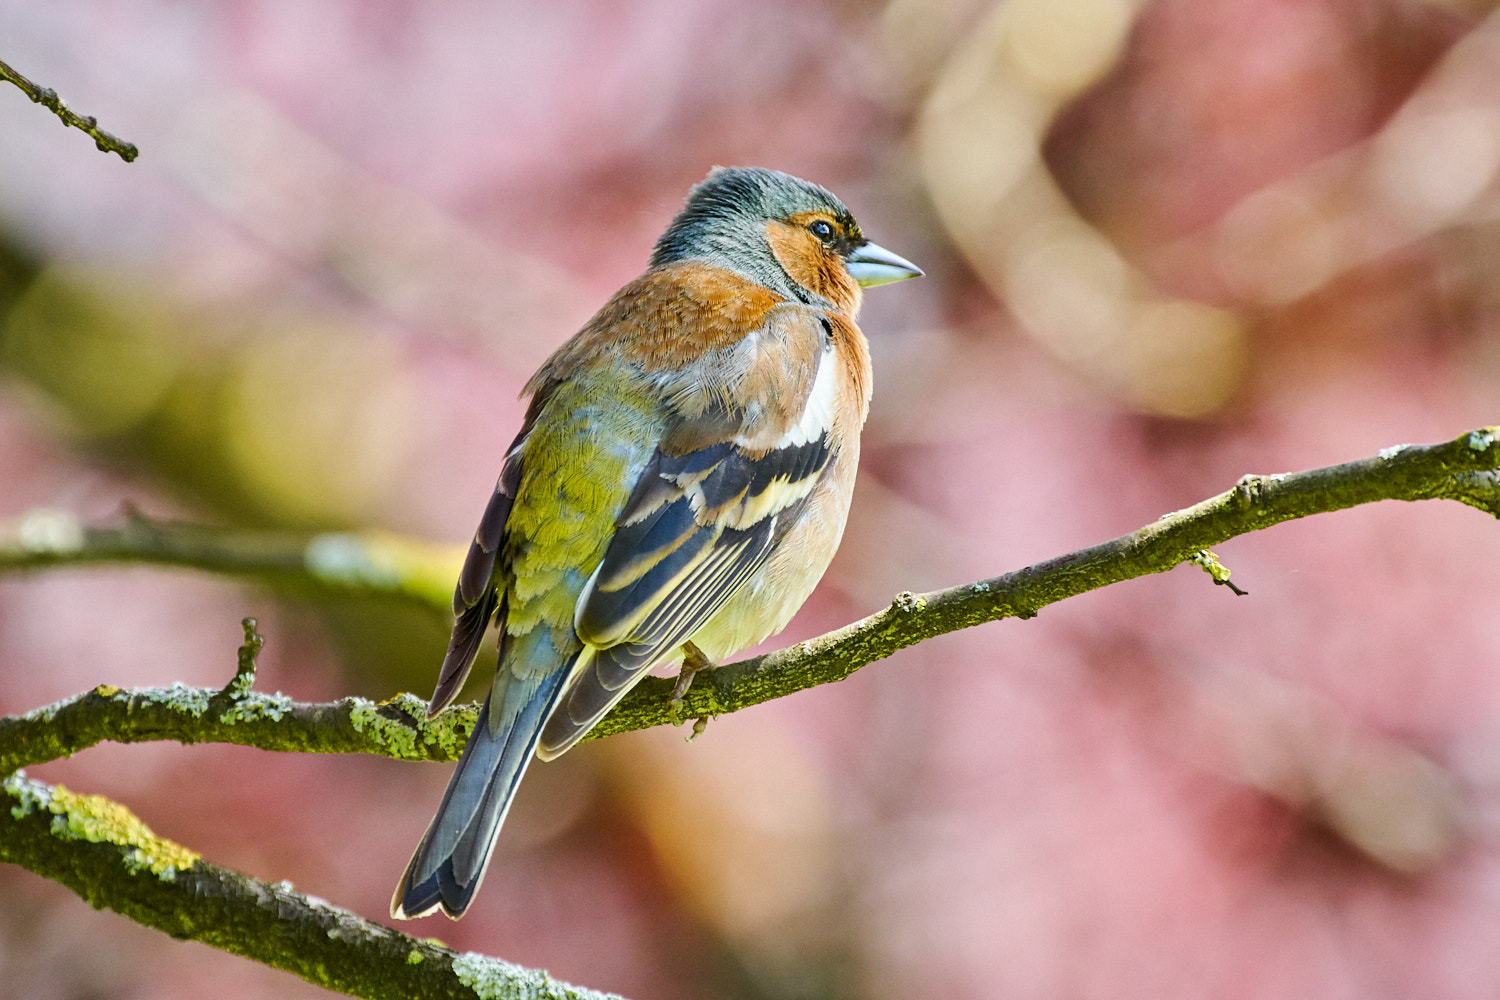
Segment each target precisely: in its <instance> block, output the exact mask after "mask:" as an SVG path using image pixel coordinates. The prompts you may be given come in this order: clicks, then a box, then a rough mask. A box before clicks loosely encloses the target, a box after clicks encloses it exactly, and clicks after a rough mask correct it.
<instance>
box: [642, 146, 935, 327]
mask: <svg viewBox="0 0 1500 1000" xmlns="http://www.w3.org/2000/svg"><path fill="white" fill-rule="evenodd" d="M682 261H697V262H701V263H705V264H712V265H715V266H718V267H724V268H727V269H729V270H732V271H735V272H737V273H739V274H743V275H745V276H746V277H749V278H752V279H754V280H756V281H759V282H760V283H761V284H763V285H765V286H766V287H768V288H771V289H772V290H774V291H776V292H779V293H780V294H782V295H785V296H786V297H788V298H792V299H798V300H801V301H804V302H817V301H818V300H823V301H826V302H828V303H831V304H832V305H834V306H836V307H838V308H839V309H842V310H844V311H846V312H849V313H850V314H853V313H854V312H855V311H856V310H858V308H859V300H860V289H861V288H868V287H871V286H873V285H884V284H888V283H889V282H892V281H901V280H902V279H904V278H914V277H917V276H918V275H920V274H921V273H922V271H921V269H920V268H918V267H917V266H916V265H915V264H913V263H911V262H910V261H908V260H905V259H903V258H901V257H898V256H896V255H895V254H893V253H891V252H890V251H889V250H886V249H884V248H882V247H879V246H876V245H875V244H874V243H871V242H870V241H869V240H867V239H865V236H864V234H863V233H862V232H860V229H859V223H857V222H855V221H854V216H853V214H851V213H850V211H849V209H848V208H847V207H846V206H845V205H844V203H843V202H842V201H840V200H839V199H838V198H837V197H836V196H835V195H834V194H833V193H832V192H831V191H828V190H827V189H825V188H822V187H819V186H818V185H816V184H813V183H811V182H809V181H804V180H802V179H800V178H797V177H793V176H792V175H791V174H784V173H782V172H780V171H778V170H766V169H763V168H760V167H716V168H714V170H713V171H711V172H710V173H709V175H708V177H707V178H705V179H704V180H703V181H702V182H701V183H700V184H698V185H697V186H696V187H694V188H693V190H692V191H691V192H689V194H688V197H687V203H686V204H685V205H684V206H683V208H682V211H681V212H679V213H677V217H676V218H675V219H673V220H672V224H671V225H670V226H668V227H667V231H666V232H665V233H664V234H662V237H661V239H660V240H658V241H657V243H656V250H655V252H654V253H653V254H652V256H651V264H652V266H653V267H656V266H662V265H666V264H672V263H678V262H682Z"/></svg>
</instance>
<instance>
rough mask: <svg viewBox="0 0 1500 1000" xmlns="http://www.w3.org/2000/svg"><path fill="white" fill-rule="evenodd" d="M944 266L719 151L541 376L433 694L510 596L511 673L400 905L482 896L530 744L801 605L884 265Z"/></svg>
mask: <svg viewBox="0 0 1500 1000" xmlns="http://www.w3.org/2000/svg"><path fill="white" fill-rule="evenodd" d="M921 274H922V271H921V269H919V268H918V267H917V266H916V265H915V264H912V263H911V262H910V261H908V260H905V259H904V258H902V257H900V256H897V255H896V254H895V253H892V252H891V251H889V250H886V249H883V248H882V247H880V246H878V245H876V244H874V243H871V242H870V241H869V240H867V239H866V238H865V236H864V234H863V233H862V232H861V230H860V228H859V224H858V223H857V222H855V219H854V216H853V215H852V214H851V213H850V211H849V209H848V208H847V207H846V206H845V205H844V203H843V202H842V201H840V200H839V199H838V198H837V197H836V196H835V195H833V194H832V193H831V192H830V191H828V190H826V189H825V188H823V187H820V186H819V185H817V184H814V183H811V182H809V181H805V180H802V179H800V178H798V177H794V176H792V175H790V174H786V173H782V172H780V171H776V170H769V169H765V168H760V167H716V168H714V169H713V170H712V171H710V172H709V174H708V176H707V177H706V178H705V179H704V180H702V181H701V182H699V183H698V184H697V185H695V186H694V187H693V188H692V189H691V190H690V191H689V193H688V195H687V198H686V200H685V201H684V203H683V207H682V209H681V210H680V211H679V212H678V213H677V215H676V216H675V217H674V218H673V219H672V221H671V223H670V224H669V225H668V226H667V229H666V231H665V232H664V233H663V234H662V236H661V238H660V239H658V240H657V242H656V245H655V247H654V249H653V250H652V253H651V257H650V261H649V263H648V266H647V268H646V270H645V271H644V273H642V274H641V276H640V277H638V278H636V279H635V280H633V281H631V282H630V283H629V284H627V285H625V286H624V287H623V288H621V289H620V290H619V291H618V292H616V293H615V294H614V296H612V297H611V298H610V299H609V300H608V301H607V302H606V303H605V305H604V306H603V307H602V308H600V310H599V311H598V312H597V313H596V314H595V315H594V316H593V318H591V319H590V320H589V321H588V322H587V323H586V324H584V326H583V327H582V328H581V329H580V330H579V331H578V332H577V333H576V334H575V335H574V336H573V337H572V338H571V339H569V340H568V341H567V342H566V343H564V344H563V345H562V347H560V348H558V350H557V351H556V352H555V353H553V354H552V356H551V357H550V358H549V359H548V360H547V361H546V362H544V363H543V365H542V366H541V368H540V369H539V370H538V371H537V373H536V374H535V375H533V376H532V378H531V379H530V380H529V381H528V382H527V383H526V385H525V388H524V389H523V390H522V396H523V397H526V396H529V397H530V401H529V404H528V406H527V410H526V415H525V418H524V420H523V423H522V426H521V430H520V432H519V433H518V434H517V435H516V438H515V440H514V441H513V442H512V443H511V445H510V447H509V449H508V450H507V451H506V453H505V459H504V463H503V465H502V468H501V472H500V476H499V480H498V482H497V483H496V486H495V491H494V493H493V494H492V495H491V497H490V499H489V502H488V505H487V507H486V508H485V511H484V514H483V516H482V518H481V519H480V522H479V527H478V530H477V531H476V532H475V535H474V540H473V542H472V544H471V545H470V547H469V550H468V554H467V556H466V557H465V560H464V563H463V568H462V569H461V570H460V573H459V577H458V583H457V586H456V587H455V591H454V597H453V610H454V614H455V616H456V620H455V623H454V626H453V633H452V638H451V641H450V642H449V645H448V650H447V653H446V655H445V657H444V659H443V663H442V667H441V669H440V670H439V674H438V681H437V686H436V689H435V690H434V692H433V695H432V699H431V702H430V704H429V706H428V717H429V718H430V717H432V716H434V715H436V714H437V713H438V712H440V711H441V710H442V709H443V708H445V707H446V706H447V705H449V704H450V703H451V702H452V701H453V699H454V698H455V697H456V696H457V694H458V692H459V689H460V688H461V687H462V685H463V682H464V679H465V678H466V676H467V675H468V672H469V668H470V666H471V665H472V663H473V661H474V659H475V656H476V655H477V651H478V648H479V645H480V642H481V640H482V639H483V637H484V635H485V633H486V630H487V628H488V626H489V624H490V622H491V621H492V620H493V621H494V622H495V623H496V624H497V625H498V633H499V641H498V647H499V658H498V662H497V666H496V671H495V678H494V681H493V683H492V684H491V686H490V689H489V692H488V694H487V696H486V698H485V700H484V702H483V703H482V705H481V707H480V709H479V714H478V717H477V718H476V720H475V722H474V728H473V730H472V732H471V733H470V735H469V738H468V743H467V745H466V746H465V748H464V752H463V754H462V756H461V757H460V759H459V762H458V765H457V767H456V768H455V769H454V772H453V776H452V778H451V780H450V782H449V784H448V788H447V791H446V792H445V793H444V795H443V799H442V802H441V804H440V805H439V806H438V810H437V813H436V815H435V816H434V817H433V819H432V822H431V824H430V825H429V826H428V828H427V831H426V833H425V834H424V835H423V837H422V839H421V842H420V843H419V844H418V846H417V849H416V851H415V853H414V854H413V855H412V859H411V862H410V864H408V865H407V868H406V871H405V873H404V874H403V875H402V877H401V881H400V884H399V885H398V886H397V889H396V893H395V896H394V897H393V899H392V901H391V915H392V917H394V918H396V919H414V918H416V917H422V916H426V915H428V914H430V913H433V912H434V911H436V910H438V909H441V910H442V911H443V912H444V913H445V914H446V915H448V916H449V917H451V918H453V919H455V920H456V919H458V918H459V917H461V916H462V915H463V914H464V911H465V910H467V909H468V907H469V904H470V903H471V902H472V901H473V898H474V894H475V892H476V891H477V890H478V888H479V885H480V883H481V881H482V880H483V878H484V874H485V871H486V869H487V867H488V864H489V859H490V857H491V855H492V853H493V850H494V845H495V840H496V837H497V835H498V834H499V831H500V826H501V824H502V823H503V821H504V819H505V815H506V812H507V811H508V810H509V808H510V803H511V800H512V799H513V798H514V796H515V793H516V789H517V787H518V786H519V784H520V782H521V778H522V776H523V775H524V774H525V771H526V768H527V765H528V764H529V763H530V761H531V759H532V758H533V757H536V758H539V759H542V760H551V759H552V758H555V757H557V756H558V755H560V754H562V753H563V752H565V751H566V750H568V749H569V748H570V747H572V746H573V745H574V744H576V743H577V742H578V741H579V740H580V739H581V738H582V737H583V736H584V734H585V733H587V732H588V731H589V730H590V729H591V728H592V727H593V726H594V725H595V724H596V723H597V722H599V720H600V719H602V718H603V717H604V715H605V714H606V713H607V712H609V710H610V709H611V708H613V707H614V705H615V704H616V703H617V702H618V701H619V700H620V699H621V698H622V697H624V696H625V694H626V692H628V691H629V690H630V688H631V687H632V685H634V684H635V683H636V682H637V681H639V680H640V679H641V678H642V677H643V676H644V675H645V674H646V673H647V672H649V671H650V670H651V669H652V668H653V667H656V666H658V665H666V664H671V663H672V662H674V661H679V660H680V662H681V663H682V666H683V670H684V674H683V677H684V678H685V679H690V678H691V676H692V673H691V671H692V670H695V669H705V668H707V667H709V666H711V665H713V664H714V663H716V662H719V661H721V660H722V659H723V658H725V657H728V656H732V655H733V654H735V653H737V652H739V651H741V650H744V649H747V648H749V647H750V646H753V645H755V644H756V643H758V642H760V641H761V640H763V639H765V638H766V637H768V636H770V635H772V634H774V633H776V632H779V631H781V629H782V628H784V627H785V626H786V624H787V623H788V621H790V620H791V618H792V616H793V615H794V614H795V613H796V611H797V609H798V608H799V607H801V605H802V604H803V602H804V601H806V600H807V598H808V596H809V595H810V594H811V593H812V591H813V588H814V587H815V586H816V585H817V583H818V581H819V579H821V577H822V576H823V572H824V570H826V569H827V568H828V564H829V562H830V561H831V560H832V558H833V555H834V551H835V549H836V548H837V547H838V544H839V540H840V538H841V537H842V535H843V530H844V522H845V519H846V517H847V515H848V511H849V500H850V495H851V493H852V491H853V486H854V475H855V467H856V465H857V463H858V461H859V435H860V431H861V429H862V427H863V425H864V422H865V417H866V414H867V413H868V411H869V404H870V390H871V372H870V356H869V348H868V344H867V342H866V340H865V336H864V334H863V333H862V332H861V331H860V329H859V327H858V326H857V325H856V323H855V317H856V314H857V313H858V311H859V306H860V302H861V298H862V295H863V289H865V288H868V287H872V286H875V285H882V284H887V283H890V282H894V281H900V280H902V279H905V278H911V277H916V276H919V275H921ZM679 683H681V682H679Z"/></svg>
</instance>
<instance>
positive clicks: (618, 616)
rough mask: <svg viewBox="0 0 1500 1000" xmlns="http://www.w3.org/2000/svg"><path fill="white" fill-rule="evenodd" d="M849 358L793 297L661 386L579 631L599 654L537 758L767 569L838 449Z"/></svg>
mask: <svg viewBox="0 0 1500 1000" xmlns="http://www.w3.org/2000/svg"><path fill="white" fill-rule="evenodd" d="M838 364H839V363H838V359H837V358H836V357H835V356H834V353H833V347H832V339H831V336H830V332H829V329H828V326H827V323H826V321H825V320H824V319H823V318H822V315H821V314H820V313H818V312H816V311H815V310H811V309H808V308H806V307H802V306H791V305H788V306H783V307H778V308H777V309H776V310H773V311H772V314H771V315H770V316H768V318H767V322H766V324H765V325H764V326H763V327H762V329H761V330H758V331H757V332H756V333H754V334H751V335H750V336H747V337H746V338H745V339H744V341H742V342H741V343H739V344H737V345H735V346H734V347H733V348H729V349H726V350H725V351H723V352H720V353H718V354H716V355H713V356H710V357H708V358H706V359H705V362H704V365H703V366H702V367H700V368H698V369H697V370H691V369H690V370H687V371H684V372H681V373H674V377H673V381H672V384H670V385H666V386H663V388H664V389H665V390H666V392H667V398H668V399H669V400H670V401H671V405H672V406H674V407H675V409H676V413H677V420H676V423H675V424H674V425H673V427H672V429H671V430H670V431H669V432H668V433H667V434H666V436H665V437H664V438H663V440H662V441H661V443H660V444H659V445H658V446H657V448H656V450H655V452H654V453H653V454H652V456H651V458H650V460H649V462H648V463H647V465H646V468H645V470H644V472H643V473H642V474H641V476H640V478H639V479H638V480H637V482H636V484H635V487H634V489H633V491H632V493H631V495H630V498H629V500H627V502H626V504H625V507H624V509H623V511H622V512H621V514H620V516H619V518H618V520H617V523H616V528H615V532H614V535H613V537H612V538H611V539H610V541H609V545H608V547H607V549H606V550H605V553H604V557H603V559H602V561H601V562H600V563H599V565H598V567H597V568H596V569H595V570H594V572H593V574H592V576H590V577H589V580H588V583H587V584H586V585H585V587H584V589H583V592H582V593H581V594H580V595H579V597H578V601H577V604H576V607H575V611H574V628H575V629H576V631H577V634H578V637H579V638H580V639H581V640H583V642H585V643H587V644H588V645H589V646H592V647H595V650H596V652H595V654H594V655H593V656H591V657H584V658H580V660H579V666H578V669H577V670H575V671H574V673H573V675H572V676H570V677H569V678H568V681H567V684H566V685H565V687H564V689H563V691H562V692H561V694H560V697H559V699H558V703H557V707H556V708H555V710H554V711H553V713H552V715H551V717H550V718H549V719H548V721H547V724H546V727H545V728H544V730H543V732H542V738H541V742H540V743H539V745H538V748H537V755H538V756H539V757H542V758H543V759H547V758H551V757H555V756H557V755H558V754H560V753H562V752H563V751H565V750H567V749H568V748H569V747H571V746H572V745H573V744H574V743H576V742H577V741H578V739H579V738H581V737H582V736H583V734H584V733H586V732H587V731H588V730H589V729H590V728H591V727H593V725H594V724H595V723H597V722H598V721H599V719H601V718H603V716H604V714H605V713H606V712H608V711H609V709H610V708H612V707H613V706H614V704H615V703H616V702H617V701H619V699H620V698H622V697H623V696H624V694H625V692H626V691H628V690H629V688H630V687H631V685H632V684H633V682H634V681H635V680H636V679H637V678H639V677H640V676H641V675H642V674H643V673H644V672H645V671H646V670H648V669H650V667H651V666H652V665H654V664H655V663H657V662H659V661H660V660H661V659H663V658H664V657H665V656H667V655H668V654H670V653H671V652H672V651H673V650H675V649H676V648H677V647H679V646H681V645H682V644H683V643H684V642H686V641H688V640H689V639H690V638H691V637H692V636H693V634H694V633H695V632H697V631H698V629H700V628H701V627H702V626H703V625H704V623H705V622H707V621H708V620H709V619H710V618H712V617H713V615H714V613H715V612H717V611H718V610H719V609H720V608H721V607H723V606H724V603H725V602H726V601H728V600H729V598H730V597H731V596H733V595H734V593H735V592H736V591H737V590H738V589H739V588H740V587H741V586H743V585H744V584H745V582H746V581H747V580H749V579H750V578H751V577H752V576H753V575H754V573H755V572H756V570H758V569H759V568H760V567H761V566H762V565H764V563H765V561H766V559H767V558H768V557H769V556H770V554H771V553H772V552H773V551H774V549H775V547H776V544H777V542H778V541H779V540H780V538H781V536H782V535H783V534H784V533H785V531H786V530H787V528H789V527H790V525H791V524H792V522H793V521H794V520H795V518H796V516H797V514H798V513H799V511H800V509H801V506H802V505H803V504H804V503H805V502H806V500H807V497H808V496H809V494H810V493H811V492H812V490H813V487H814V486H815V485H816V483H817V481H818V478H819V476H820V475H822V473H823V472H824V470H825V469H826V468H827V466H828V463H829V461H830V459H831V458H832V456H833V454H834V451H835V449H836V447H837V445H836V442H835V439H834V436H833V420H834V414H835V413H836V411H837V397H838V391H839V371H838Z"/></svg>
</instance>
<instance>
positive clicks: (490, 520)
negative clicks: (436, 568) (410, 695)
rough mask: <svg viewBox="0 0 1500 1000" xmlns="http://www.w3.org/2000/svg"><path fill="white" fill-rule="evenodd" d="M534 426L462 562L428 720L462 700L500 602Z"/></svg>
mask: <svg viewBox="0 0 1500 1000" xmlns="http://www.w3.org/2000/svg"><path fill="white" fill-rule="evenodd" d="M530 424H531V420H530V419H528V420H527V422H526V426H524V427H522V428H521V433H520V434H518V435H516V439H515V441H513V442H511V446H510V449H509V450H508V451H507V452H506V454H505V465H503V466H502V467H501V469H500V479H499V480H498V481H497V482H496V483H495V492H494V493H493V494H491V495H490V502H489V504H488V505H487V506H486V507H485V508H484V517H482V518H480V520H479V528H478V530H476V531H475V532H474V541H473V542H471V543H470V544H469V553H468V555H466V556H465V557H464V566H463V569H462V570H461V571H460V572H459V574H458V586H457V587H455V588H454V590H453V613H454V614H455V615H457V616H458V618H457V620H456V621H455V622H454V623H453V636H452V638H450V639H449V640H448V652H447V654H446V655H445V656H444V657H443V666H442V669H441V670H439V671H438V681H437V688H436V689H435V690H434V691H433V692H432V700H431V701H430V702H429V703H428V705H427V717H428V718H431V717H432V716H434V715H436V714H437V713H439V712H441V711H442V710H443V709H444V708H447V707H448V705H449V704H450V703H451V702H452V701H453V699H454V698H455V697H457V696H458V692H459V689H460V688H462V687H463V686H464V679H465V678H467V677H468V676H469V667H470V666H472V665H473V663H474V656H475V654H476V653H478V652H479V643H480V642H481V641H482V640H483V639H484V631H485V629H486V628H487V627H488V626H489V623H490V619H491V618H493V617H494V616H495V611H496V609H497V608H499V606H500V604H501V602H502V599H501V595H500V592H499V590H498V588H497V587H496V586H495V583H494V579H493V578H494V573H495V560H496V557H497V556H498V555H499V552H500V543H501V542H502V541H503V540H504V538H505V522H506V521H507V520H508V519H509V517H510V508H511V505H512V504H513V503H514V502H515V499H516V490H517V489H518V488H519V486H520V483H521V452H522V445H523V444H524V443H525V441H526V435H527V434H528V433H529V432H530V430H531V427H530ZM502 617H503V613H502Z"/></svg>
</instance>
